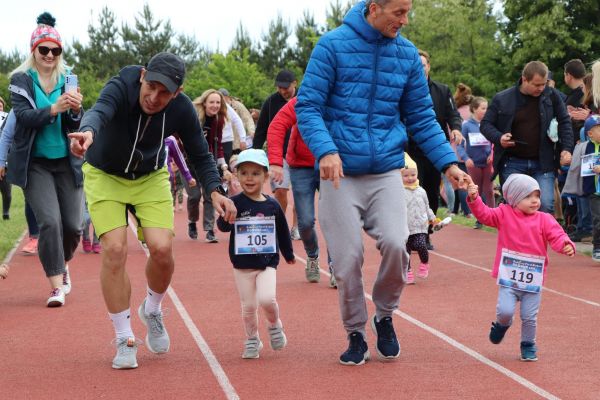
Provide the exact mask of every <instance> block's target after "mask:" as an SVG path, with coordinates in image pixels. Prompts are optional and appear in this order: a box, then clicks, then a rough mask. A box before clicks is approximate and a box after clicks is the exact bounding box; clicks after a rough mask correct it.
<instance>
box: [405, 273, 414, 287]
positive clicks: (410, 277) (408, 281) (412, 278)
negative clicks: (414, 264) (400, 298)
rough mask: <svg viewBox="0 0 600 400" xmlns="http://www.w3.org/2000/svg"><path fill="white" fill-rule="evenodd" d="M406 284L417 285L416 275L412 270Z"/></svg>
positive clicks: (407, 274)
mask: <svg viewBox="0 0 600 400" xmlns="http://www.w3.org/2000/svg"><path fill="white" fill-rule="evenodd" d="M406 284H407V285H414V284H415V275H414V274H413V272H412V270H410V269H409V270H408V272H407V273H406Z"/></svg>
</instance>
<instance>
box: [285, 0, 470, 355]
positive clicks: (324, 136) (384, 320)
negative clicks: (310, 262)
mask: <svg viewBox="0 0 600 400" xmlns="http://www.w3.org/2000/svg"><path fill="white" fill-rule="evenodd" d="M411 7H412V1H411V0H368V1H366V2H365V1H361V2H359V3H358V4H357V5H356V6H354V7H353V8H352V9H351V10H350V12H349V13H348V15H346V17H345V18H344V23H343V25H342V26H340V27H339V28H337V29H335V30H333V31H331V32H329V33H328V34H326V35H324V36H323V37H322V38H321V39H320V40H319V42H318V43H317V45H316V47H315V49H314V51H313V53H312V55H311V59H310V61H309V64H308V67H307V69H306V72H305V75H304V80H303V83H302V87H301V89H300V92H299V95H298V103H297V104H296V113H297V116H298V127H299V130H300V132H301V134H302V137H303V139H304V141H305V142H306V144H307V145H308V147H309V149H310V150H311V152H312V153H313V154H314V156H315V158H316V159H317V160H318V161H317V162H318V165H319V169H320V174H321V194H320V200H319V210H320V213H319V222H320V224H321V228H322V229H323V233H324V235H325V239H326V240H327V246H328V248H329V250H330V252H331V257H332V260H333V262H334V265H335V268H334V272H335V278H336V280H337V283H338V288H339V296H340V308H341V314H342V320H343V323H344V328H345V329H346V332H347V333H348V339H349V342H350V345H349V347H348V349H347V350H346V351H345V352H344V353H343V354H342V355H341V356H340V362H341V363H342V364H345V365H360V364H363V363H364V362H365V360H367V359H368V358H369V351H368V346H367V344H366V342H365V337H366V332H365V325H366V323H367V320H368V314H367V307H366V302H365V297H364V291H363V283H362V272H361V267H362V264H363V243H362V232H361V228H364V229H365V231H366V232H367V233H368V234H369V235H370V236H371V237H373V238H374V239H376V240H377V248H378V249H379V250H380V252H381V255H382V262H381V266H380V268H379V274H378V276H377V280H376V282H375V285H374V287H373V302H374V303H375V306H376V315H375V316H374V317H373V318H372V319H371V326H372V328H373V329H374V330H375V332H376V334H377V352H378V354H379V356H380V357H382V358H386V359H393V358H397V357H398V356H399V355H400V345H399V343H398V340H397V338H396V334H395V332H394V327H393V324H392V313H393V311H394V310H395V309H396V308H397V307H398V303H399V299H400V294H401V292H402V288H403V287H404V283H405V280H406V269H407V266H408V254H407V252H406V240H407V238H408V227H407V223H406V204H405V198H404V188H403V185H402V179H401V176H400V172H399V169H400V168H402V167H403V166H404V146H405V144H406V142H407V134H406V130H407V128H409V129H410V130H411V131H412V132H415V134H414V139H415V141H416V143H417V144H418V145H419V147H420V148H421V149H422V150H423V152H424V153H425V154H427V156H428V158H429V159H430V160H431V162H432V163H433V164H434V165H435V166H436V168H438V169H439V170H441V171H444V172H445V173H446V174H447V176H448V178H449V179H450V180H451V181H452V182H454V183H455V184H457V185H458V184H460V185H462V186H464V187H466V184H465V181H466V179H467V176H466V174H464V173H463V172H462V171H461V170H460V169H458V167H457V166H456V156H455V155H454V152H453V151H452V148H451V147H450V145H449V144H448V142H447V140H446V136H445V135H444V133H443V132H442V130H441V128H440V125H439V124H438V123H437V121H436V119H435V113H434V111H433V104H432V101H431V97H430V96H429V88H428V86H427V80H426V79H425V74H424V73H423V67H422V65H421V60H420V58H419V55H418V53H417V49H416V48H415V46H414V45H413V44H412V43H410V42H409V41H408V40H406V39H404V38H403V37H402V36H399V35H398V32H399V30H400V28H401V27H402V26H403V25H406V24H407V23H408V12H409V11H410V8H411ZM341 178H344V179H341Z"/></svg>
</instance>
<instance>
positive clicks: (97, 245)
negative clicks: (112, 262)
mask: <svg viewBox="0 0 600 400" xmlns="http://www.w3.org/2000/svg"><path fill="white" fill-rule="evenodd" d="M92 251H93V252H94V253H96V254H100V252H101V251H102V245H101V244H100V243H94V244H93V245H92Z"/></svg>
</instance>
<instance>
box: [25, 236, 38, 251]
mask: <svg viewBox="0 0 600 400" xmlns="http://www.w3.org/2000/svg"><path fill="white" fill-rule="evenodd" d="M37 246H38V239H37V238H33V237H30V238H29V242H27V244H26V245H25V246H23V253H26V254H35V253H37Z"/></svg>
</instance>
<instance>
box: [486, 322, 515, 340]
mask: <svg viewBox="0 0 600 400" xmlns="http://www.w3.org/2000/svg"><path fill="white" fill-rule="evenodd" d="M508 328H510V325H509V326H503V325H500V324H499V323H498V322H492V329H491V330H490V342H492V343H494V344H498V343H500V342H501V341H502V339H504V334H505V333H506V331H507V330H508Z"/></svg>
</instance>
